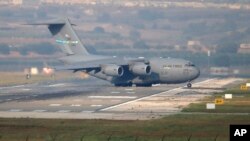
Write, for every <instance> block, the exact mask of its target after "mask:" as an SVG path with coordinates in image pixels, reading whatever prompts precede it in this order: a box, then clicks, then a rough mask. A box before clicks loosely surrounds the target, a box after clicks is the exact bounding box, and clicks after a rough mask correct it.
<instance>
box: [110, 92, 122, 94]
mask: <svg viewBox="0 0 250 141" xmlns="http://www.w3.org/2000/svg"><path fill="white" fill-rule="evenodd" d="M111 93H112V94H119V93H121V92H111Z"/></svg>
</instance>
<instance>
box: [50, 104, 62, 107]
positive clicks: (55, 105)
mask: <svg viewBox="0 0 250 141" xmlns="http://www.w3.org/2000/svg"><path fill="white" fill-rule="evenodd" d="M61 105H62V104H50V105H49V106H52V107H57V106H61Z"/></svg>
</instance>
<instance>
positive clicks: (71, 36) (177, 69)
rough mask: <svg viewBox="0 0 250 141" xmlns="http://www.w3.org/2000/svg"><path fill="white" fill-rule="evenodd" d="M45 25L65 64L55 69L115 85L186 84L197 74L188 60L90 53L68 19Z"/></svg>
mask: <svg viewBox="0 0 250 141" xmlns="http://www.w3.org/2000/svg"><path fill="white" fill-rule="evenodd" d="M31 25H47V26H48V29H49V31H50V32H51V34H52V35H53V36H54V37H55V41H56V42H57V43H58V44H60V48H61V50H62V51H63V52H64V53H65V56H64V57H61V58H59V60H60V61H62V62H64V64H65V65H63V66H58V67H55V69H56V70H70V71H73V72H78V71H82V72H85V73H88V74H89V75H91V76H94V77H96V78H99V79H103V80H107V81H109V82H111V83H112V84H114V86H123V87H130V86H133V85H135V86H139V87H150V86H152V84H178V83H187V87H188V88H190V87H192V84H191V81H192V80H194V79H196V78H197V77H199V75H200V70H199V68H198V67H196V66H195V65H194V64H193V63H192V62H191V61H188V60H183V59H175V58H159V57H158V58H151V59H145V58H142V57H141V58H134V59H132V58H124V57H116V56H102V55H95V54H91V53H90V52H89V50H88V49H87V48H86V47H85V46H84V45H83V43H82V42H81V40H80V39H79V37H78V35H77V34H76V32H75V31H74V29H73V26H74V24H72V23H71V22H70V20H69V19H67V18H66V19H64V20H62V21H56V22H49V23H35V24H31Z"/></svg>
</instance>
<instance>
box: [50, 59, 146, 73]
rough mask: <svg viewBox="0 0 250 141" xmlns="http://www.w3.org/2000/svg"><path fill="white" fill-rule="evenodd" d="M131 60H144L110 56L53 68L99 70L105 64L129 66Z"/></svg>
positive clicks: (74, 70) (75, 70)
mask: <svg viewBox="0 0 250 141" xmlns="http://www.w3.org/2000/svg"><path fill="white" fill-rule="evenodd" d="M133 62H145V63H146V61H145V60H142V59H129V60H126V59H125V60H124V59H121V58H116V59H114V58H112V59H104V60H102V61H100V60H96V61H89V62H81V63H73V64H69V65H63V66H55V67H54V69H55V70H58V71H60V70H72V71H73V72H77V71H91V70H100V69H101V67H102V65H107V64H115V65H118V66H123V67H126V66H129V65H130V64H131V63H133Z"/></svg>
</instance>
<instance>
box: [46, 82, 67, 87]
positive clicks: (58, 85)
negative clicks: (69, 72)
mask: <svg viewBox="0 0 250 141" xmlns="http://www.w3.org/2000/svg"><path fill="white" fill-rule="evenodd" d="M62 86H65V84H64V83H62V84H52V85H49V87H62Z"/></svg>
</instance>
